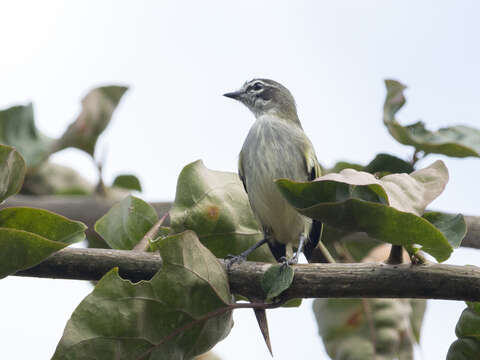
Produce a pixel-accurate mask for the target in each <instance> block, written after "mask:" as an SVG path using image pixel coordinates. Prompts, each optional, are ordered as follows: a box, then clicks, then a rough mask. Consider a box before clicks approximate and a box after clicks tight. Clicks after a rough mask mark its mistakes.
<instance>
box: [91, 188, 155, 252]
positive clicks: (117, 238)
mask: <svg viewBox="0 0 480 360" xmlns="http://www.w3.org/2000/svg"><path fill="white" fill-rule="evenodd" d="M157 220H158V216H157V213H156V211H155V209H154V208H153V207H152V206H151V205H150V204H148V203H146V202H145V201H143V200H141V199H139V198H136V197H134V196H131V195H129V196H127V197H126V198H125V199H123V200H122V201H120V202H119V203H117V204H115V205H113V206H112V208H111V209H110V210H109V211H108V212H107V213H106V214H105V215H103V216H102V217H101V218H100V219H98V220H97V222H96V223H95V231H96V232H97V233H98V234H99V235H100V236H101V237H102V238H103V239H104V240H105V242H106V243H107V244H108V245H109V246H110V247H111V248H112V249H117V250H131V249H133V248H134V247H135V245H137V243H138V242H139V241H140V240H141V239H142V238H143V237H144V236H145V234H146V233H147V231H148V230H150V229H151V227H152V226H153V225H154V224H155V223H156V222H157Z"/></svg>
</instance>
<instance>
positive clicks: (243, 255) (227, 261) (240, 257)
mask: <svg viewBox="0 0 480 360" xmlns="http://www.w3.org/2000/svg"><path fill="white" fill-rule="evenodd" d="M266 242H267V238H266V237H265V238H263V239H262V240H260V241H259V242H257V243H256V244H255V245H253V246H252V247H249V248H248V249H247V250H245V251H243V252H242V253H241V254H240V255H237V256H234V255H228V256H227V257H226V258H225V264H226V266H227V269H228V268H230V266H232V265H233V264H235V263H238V264H241V263H242V262H244V261H245V260H247V256H248V255H250V254H251V253H252V252H253V251H254V250H256V249H257V248H259V247H260V246H262V245H263V244H265V243H266Z"/></svg>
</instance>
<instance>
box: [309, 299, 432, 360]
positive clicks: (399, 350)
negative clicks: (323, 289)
mask: <svg viewBox="0 0 480 360" xmlns="http://www.w3.org/2000/svg"><path fill="white" fill-rule="evenodd" d="M420 301H421V302H422V303H423V305H424V304H425V300H420ZM422 309H423V311H424V310H425V306H423V307H418V309H417V310H418V311H417V317H420V323H421V319H422V318H423V311H421V310H422ZM313 310H314V313H315V317H316V319H317V323H318V328H319V333H320V336H321V337H322V340H323V343H324V345H325V348H326V351H327V353H328V355H329V356H330V357H331V358H332V359H336V360H350V359H365V360H371V359H377V358H378V359H396V358H399V357H400V356H402V357H401V358H402V359H403V358H413V346H414V336H413V335H414V334H411V333H410V331H411V329H412V328H413V327H419V325H416V324H414V323H413V321H414V320H413V319H412V317H411V314H412V312H413V304H412V303H411V300H410V299H363V300H362V299H315V300H314V302H313ZM415 321H417V322H418V318H416V319H415ZM406 355H410V357H407V356H406Z"/></svg>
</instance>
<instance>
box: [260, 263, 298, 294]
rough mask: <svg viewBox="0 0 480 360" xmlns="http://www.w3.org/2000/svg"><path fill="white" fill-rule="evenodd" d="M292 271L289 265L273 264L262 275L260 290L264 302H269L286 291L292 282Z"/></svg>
mask: <svg viewBox="0 0 480 360" xmlns="http://www.w3.org/2000/svg"><path fill="white" fill-rule="evenodd" d="M293 275H294V271H293V268H292V267H291V266H289V265H284V264H275V265H272V266H270V267H269V268H268V270H267V271H266V272H265V274H263V278H262V289H263V291H264V293H265V300H271V299H273V298H275V297H277V296H278V295H280V294H281V293H282V292H283V291H285V290H287V289H288V288H289V287H290V285H291V284H292V281H293Z"/></svg>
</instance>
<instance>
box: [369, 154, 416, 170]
mask: <svg viewBox="0 0 480 360" xmlns="http://www.w3.org/2000/svg"><path fill="white" fill-rule="evenodd" d="M414 170H415V169H414V168H413V166H412V164H410V163H409V162H406V161H405V160H402V159H400V158H398V157H396V156H393V155H390V154H378V155H377V156H375V158H374V159H373V160H372V161H370V163H368V165H367V166H365V169H363V171H366V172H369V173H370V174H375V173H385V172H386V173H391V174H395V173H407V174H410V173H411V172H413V171H414Z"/></svg>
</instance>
